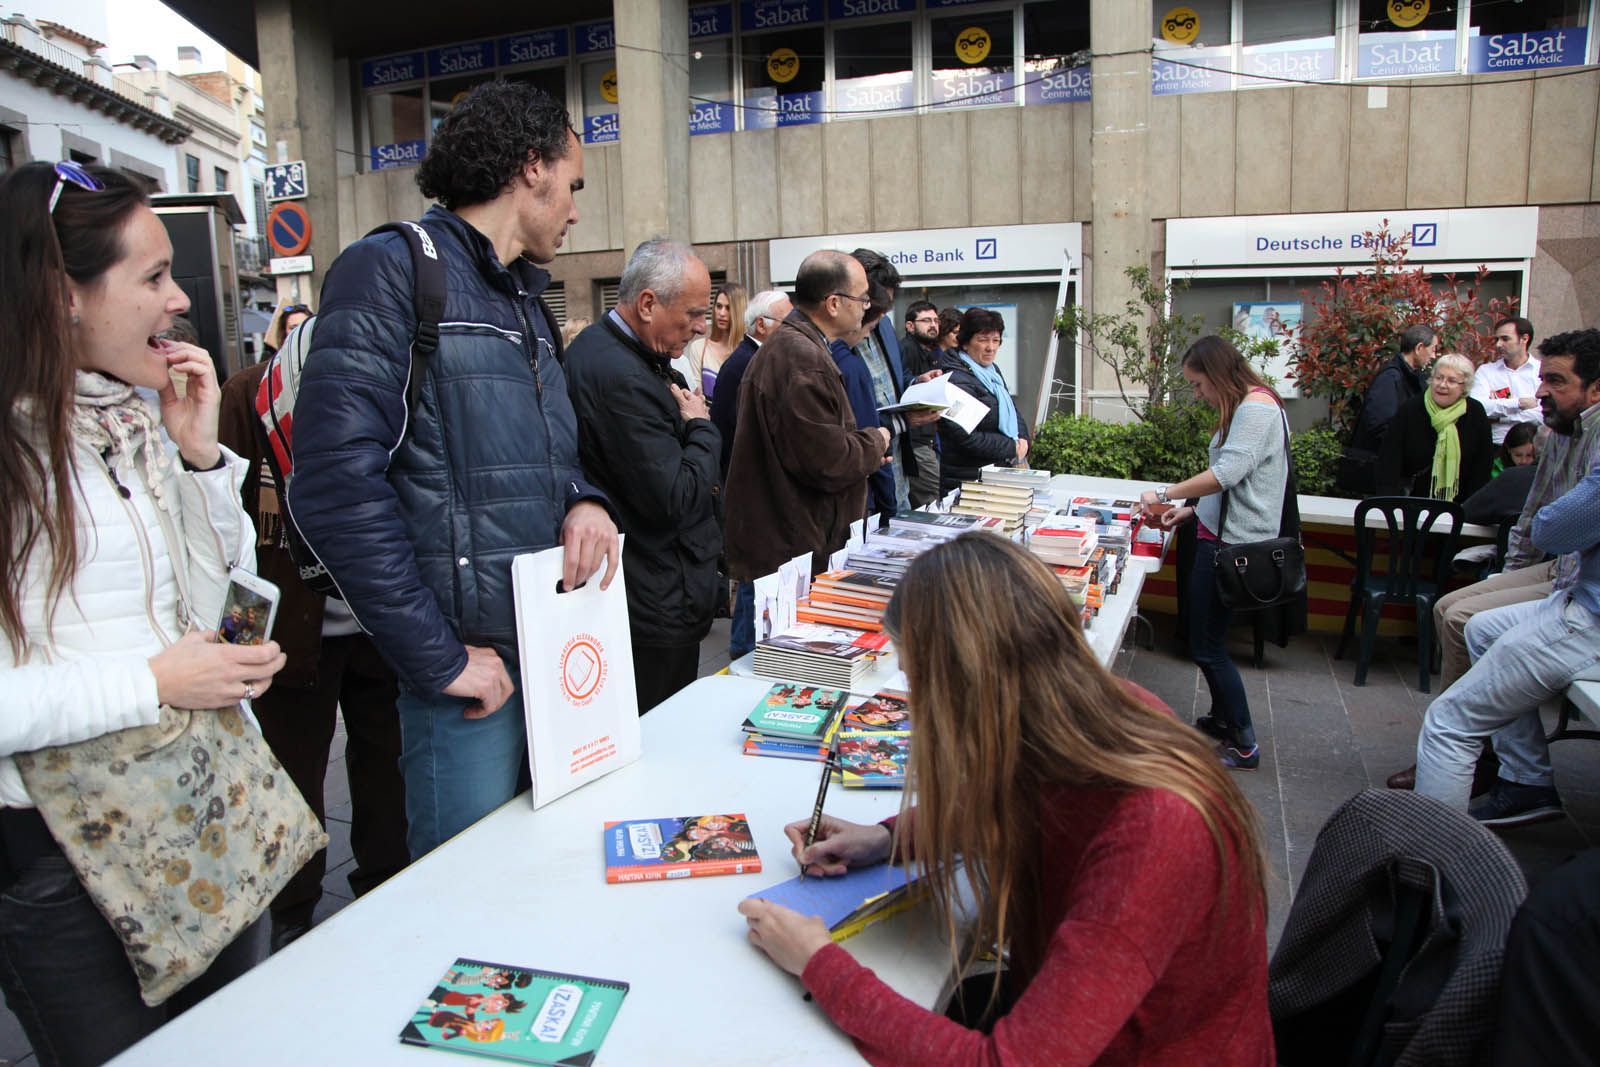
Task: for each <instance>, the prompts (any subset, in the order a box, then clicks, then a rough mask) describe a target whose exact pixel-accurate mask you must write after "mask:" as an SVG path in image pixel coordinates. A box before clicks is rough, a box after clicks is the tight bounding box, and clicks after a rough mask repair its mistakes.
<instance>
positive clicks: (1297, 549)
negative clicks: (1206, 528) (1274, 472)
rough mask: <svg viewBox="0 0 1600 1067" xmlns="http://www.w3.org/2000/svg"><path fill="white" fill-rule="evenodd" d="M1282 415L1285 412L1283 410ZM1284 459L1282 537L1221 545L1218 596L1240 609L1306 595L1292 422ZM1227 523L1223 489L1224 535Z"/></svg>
mask: <svg viewBox="0 0 1600 1067" xmlns="http://www.w3.org/2000/svg"><path fill="white" fill-rule="evenodd" d="M1279 414H1280V416H1281V415H1282V408H1280V409H1279ZM1283 458H1284V462H1285V463H1287V464H1288V465H1289V473H1288V477H1287V478H1285V479H1284V482H1283V509H1282V511H1281V512H1280V513H1279V518H1278V536H1277V537H1273V538H1270V539H1269V540H1266V541H1247V542H1245V543H1243V544H1238V545H1230V544H1228V543H1226V542H1222V543H1221V545H1220V547H1218V549H1217V571H1216V582H1217V599H1219V600H1221V601H1222V602H1223V603H1224V604H1226V605H1227V606H1228V607H1230V608H1233V609H1234V610H1236V611H1256V610H1259V609H1262V608H1271V607H1277V606H1278V605H1280V604H1287V603H1290V602H1291V601H1294V600H1296V599H1298V598H1299V597H1302V596H1304V595H1305V591H1306V551H1305V548H1304V547H1303V546H1302V545H1301V544H1300V502H1299V499H1298V493H1297V491H1296V488H1295V479H1294V452H1293V451H1292V450H1291V449H1290V447H1289V425H1288V422H1287V420H1285V422H1284V426H1283ZM1227 526H1228V493H1227V490H1223V493H1222V514H1221V516H1220V517H1219V518H1218V519H1217V537H1218V538H1219V539H1220V538H1221V537H1222V535H1223V531H1224V530H1226V529H1227Z"/></svg>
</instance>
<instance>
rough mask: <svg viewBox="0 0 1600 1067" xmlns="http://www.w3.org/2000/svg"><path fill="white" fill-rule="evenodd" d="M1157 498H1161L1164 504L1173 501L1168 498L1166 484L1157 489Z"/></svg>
mask: <svg viewBox="0 0 1600 1067" xmlns="http://www.w3.org/2000/svg"><path fill="white" fill-rule="evenodd" d="M1156 499H1157V500H1159V501H1160V502H1161V503H1163V504H1170V503H1172V501H1170V500H1168V499H1167V487H1166V486H1164V485H1163V486H1162V487H1161V488H1159V489H1157V490H1156Z"/></svg>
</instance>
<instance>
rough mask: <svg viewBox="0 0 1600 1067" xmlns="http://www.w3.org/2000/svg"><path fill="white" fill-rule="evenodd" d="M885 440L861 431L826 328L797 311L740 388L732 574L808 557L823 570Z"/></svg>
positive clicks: (743, 575) (756, 573)
mask: <svg viewBox="0 0 1600 1067" xmlns="http://www.w3.org/2000/svg"><path fill="white" fill-rule="evenodd" d="M883 454H884V444H883V435H882V434H880V433H879V432H878V431H877V430H876V429H867V430H858V429H856V422H855V417H854V416H853V415H851V413H850V401H849V398H848V397H847V396H846V395H845V391H844V381H843V379H841V378H840V377H839V368H838V367H837V366H835V365H834V362H833V358H832V357H831V356H829V355H828V346H827V342H826V340H825V339H824V338H823V335H822V331H821V330H819V329H817V327H816V326H815V325H813V324H812V322H811V320H810V319H808V318H806V316H805V314H804V313H803V312H801V311H798V310H796V311H794V312H792V313H791V314H790V315H789V317H788V318H787V319H785V320H784V321H783V324H782V325H780V326H779V327H778V329H777V330H776V331H774V333H773V335H772V336H771V337H770V338H768V339H767V342H766V343H765V344H763V345H762V346H761V348H760V350H759V351H758V352H757V353H756V356H755V358H754V359H752V360H751V361H750V366H749V368H748V369H747V370H746V371H745V375H744V381H743V382H741V383H740V386H739V418H738V424H737V428H736V430H735V432H734V438H733V458H732V461H731V462H730V464H729V467H728V480H727V485H726V486H725V489H724V497H723V499H724V501H725V504H726V511H727V535H726V546H725V552H726V555H727V561H728V572H729V573H730V574H731V575H732V576H733V577H734V578H737V579H740V580H742V581H752V580H754V579H756V578H758V577H760V576H762V575H764V574H771V573H772V572H773V571H775V570H777V569H778V567H779V566H780V565H782V564H783V563H786V562H788V561H789V560H791V559H793V558H794V557H795V556H798V555H799V554H800V553H802V552H810V553H811V573H813V574H817V573H819V572H821V571H822V570H824V569H826V566H827V559H828V556H829V554H831V553H832V552H834V551H836V550H838V549H839V548H840V547H841V546H843V545H844V542H845V538H846V537H847V536H848V534H849V530H850V524H851V523H852V522H854V521H855V520H857V519H860V518H861V517H862V515H863V513H864V511H865V508H866V500H867V477H868V476H869V475H871V474H872V472H873V471H875V470H877V469H878V467H879V465H880V464H882V462H883Z"/></svg>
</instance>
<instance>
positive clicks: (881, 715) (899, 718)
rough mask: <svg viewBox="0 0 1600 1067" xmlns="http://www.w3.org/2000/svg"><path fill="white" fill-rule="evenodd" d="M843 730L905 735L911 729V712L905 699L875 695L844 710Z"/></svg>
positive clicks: (888, 695) (841, 724)
mask: <svg viewBox="0 0 1600 1067" xmlns="http://www.w3.org/2000/svg"><path fill="white" fill-rule="evenodd" d="M840 729H843V730H892V731H896V732H901V733H905V732H908V731H910V729H911V712H910V711H909V710H908V709H907V707H906V702H905V698H904V697H897V696H894V695H892V694H890V693H875V694H873V695H872V696H870V697H868V698H867V699H866V700H863V701H862V702H861V703H859V704H856V705H854V706H853V707H847V708H845V709H844V720H843V721H842V722H841V723H840Z"/></svg>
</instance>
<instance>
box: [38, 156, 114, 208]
mask: <svg viewBox="0 0 1600 1067" xmlns="http://www.w3.org/2000/svg"><path fill="white" fill-rule="evenodd" d="M55 172H56V185H55V188H54V189H52V190H51V191H50V207H49V213H50V214H52V215H54V214H55V213H56V205H57V204H59V203H60V202H61V190H62V189H63V188H65V187H66V184H67V182H71V183H72V184H73V185H76V186H77V187H78V188H79V189H84V190H87V191H88V192H91V193H98V192H101V191H103V190H104V189H105V186H104V185H102V184H101V183H100V179H98V178H96V177H95V176H94V175H93V174H90V173H89V172H88V171H86V170H84V169H83V165H82V164H81V163H74V162H73V161H72V160H70V159H64V160H62V161H61V162H60V163H57V164H56V165H55Z"/></svg>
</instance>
